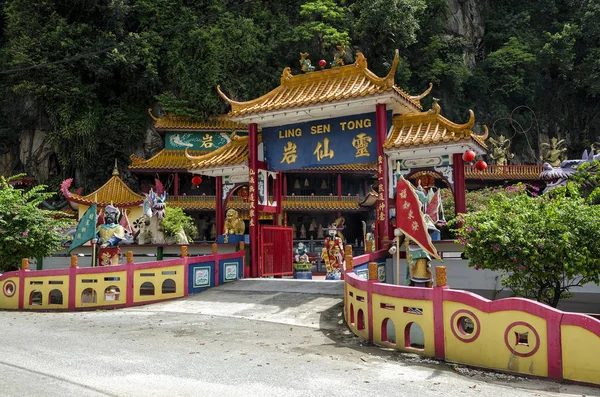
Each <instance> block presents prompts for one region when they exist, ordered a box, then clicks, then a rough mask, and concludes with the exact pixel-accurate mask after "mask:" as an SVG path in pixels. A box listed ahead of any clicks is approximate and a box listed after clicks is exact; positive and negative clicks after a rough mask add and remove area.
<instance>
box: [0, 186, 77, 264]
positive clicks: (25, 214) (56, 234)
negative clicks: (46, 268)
mask: <svg viewBox="0 0 600 397" xmlns="http://www.w3.org/2000/svg"><path fill="white" fill-rule="evenodd" d="M22 176H23V175H16V176H13V177H10V178H5V177H3V176H0V272H7V271H10V270H17V269H18V268H19V264H20V263H21V259H23V258H43V257H45V256H48V255H49V254H51V253H53V252H55V251H57V250H59V249H60V247H61V244H60V242H61V239H62V234H61V232H60V231H61V229H62V228H64V227H66V226H67V225H68V221H66V220H65V219H64V217H60V215H61V214H60V213H59V212H56V211H48V210H42V209H41V208H40V207H39V206H40V204H41V203H42V201H44V200H47V199H49V198H50V197H52V195H53V193H49V192H45V186H43V185H38V186H35V187H33V188H31V189H30V190H28V191H23V190H21V189H15V188H14V186H13V185H12V184H11V183H10V182H12V181H14V180H17V179H18V178H20V177H22ZM62 215H63V216H64V214H62Z"/></svg>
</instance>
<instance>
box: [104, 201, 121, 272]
mask: <svg viewBox="0 0 600 397" xmlns="http://www.w3.org/2000/svg"><path fill="white" fill-rule="evenodd" d="M118 218H119V210H118V209H117V208H116V207H113V206H112V205H107V206H106V208H105V210H104V224H103V225H100V227H99V229H98V235H97V237H98V244H100V250H99V252H98V262H99V264H100V266H109V265H118V264H119V257H120V255H121V249H120V248H119V242H121V240H123V239H124V238H125V229H124V228H123V226H121V225H120V224H119V223H118Z"/></svg>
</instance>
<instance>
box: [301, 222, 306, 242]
mask: <svg viewBox="0 0 600 397" xmlns="http://www.w3.org/2000/svg"><path fill="white" fill-rule="evenodd" d="M300 239H302V240H305V239H306V228H305V227H304V224H302V226H300Z"/></svg>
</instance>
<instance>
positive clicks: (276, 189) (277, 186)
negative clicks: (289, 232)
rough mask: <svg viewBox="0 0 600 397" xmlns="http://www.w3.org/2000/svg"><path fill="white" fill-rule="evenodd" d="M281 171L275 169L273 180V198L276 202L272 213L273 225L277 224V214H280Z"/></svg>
mask: <svg viewBox="0 0 600 397" xmlns="http://www.w3.org/2000/svg"><path fill="white" fill-rule="evenodd" d="M281 184H282V181H281V172H280V171H277V175H276V176H275V179H274V180H273V200H275V201H276V202H277V206H276V207H275V214H273V225H275V226H277V225H278V224H279V215H280V214H281Z"/></svg>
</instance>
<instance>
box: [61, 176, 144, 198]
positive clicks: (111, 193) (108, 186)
mask: <svg viewBox="0 0 600 397" xmlns="http://www.w3.org/2000/svg"><path fill="white" fill-rule="evenodd" d="M112 175H113V176H112V178H110V179H109V180H108V182H106V183H105V184H104V185H102V186H101V187H100V188H99V189H98V190H96V191H95V192H92V193H90V194H88V195H87V196H81V195H79V194H77V193H71V192H70V191H69V187H71V183H72V182H73V178H70V179H67V180H66V181H64V182H63V183H62V185H61V191H62V193H63V195H64V196H65V198H66V199H67V200H69V201H71V202H75V203H78V204H84V205H92V204H96V205H97V206H99V207H105V206H107V205H109V204H112V205H114V206H115V207H134V206H137V205H140V204H142V202H143V201H144V196H141V195H139V194H137V193H135V192H134V191H133V190H131V188H130V187H129V186H127V185H126V184H125V182H123V180H122V179H121V178H120V177H119V171H118V170H117V168H116V167H115V169H114V171H113V174H112Z"/></svg>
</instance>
